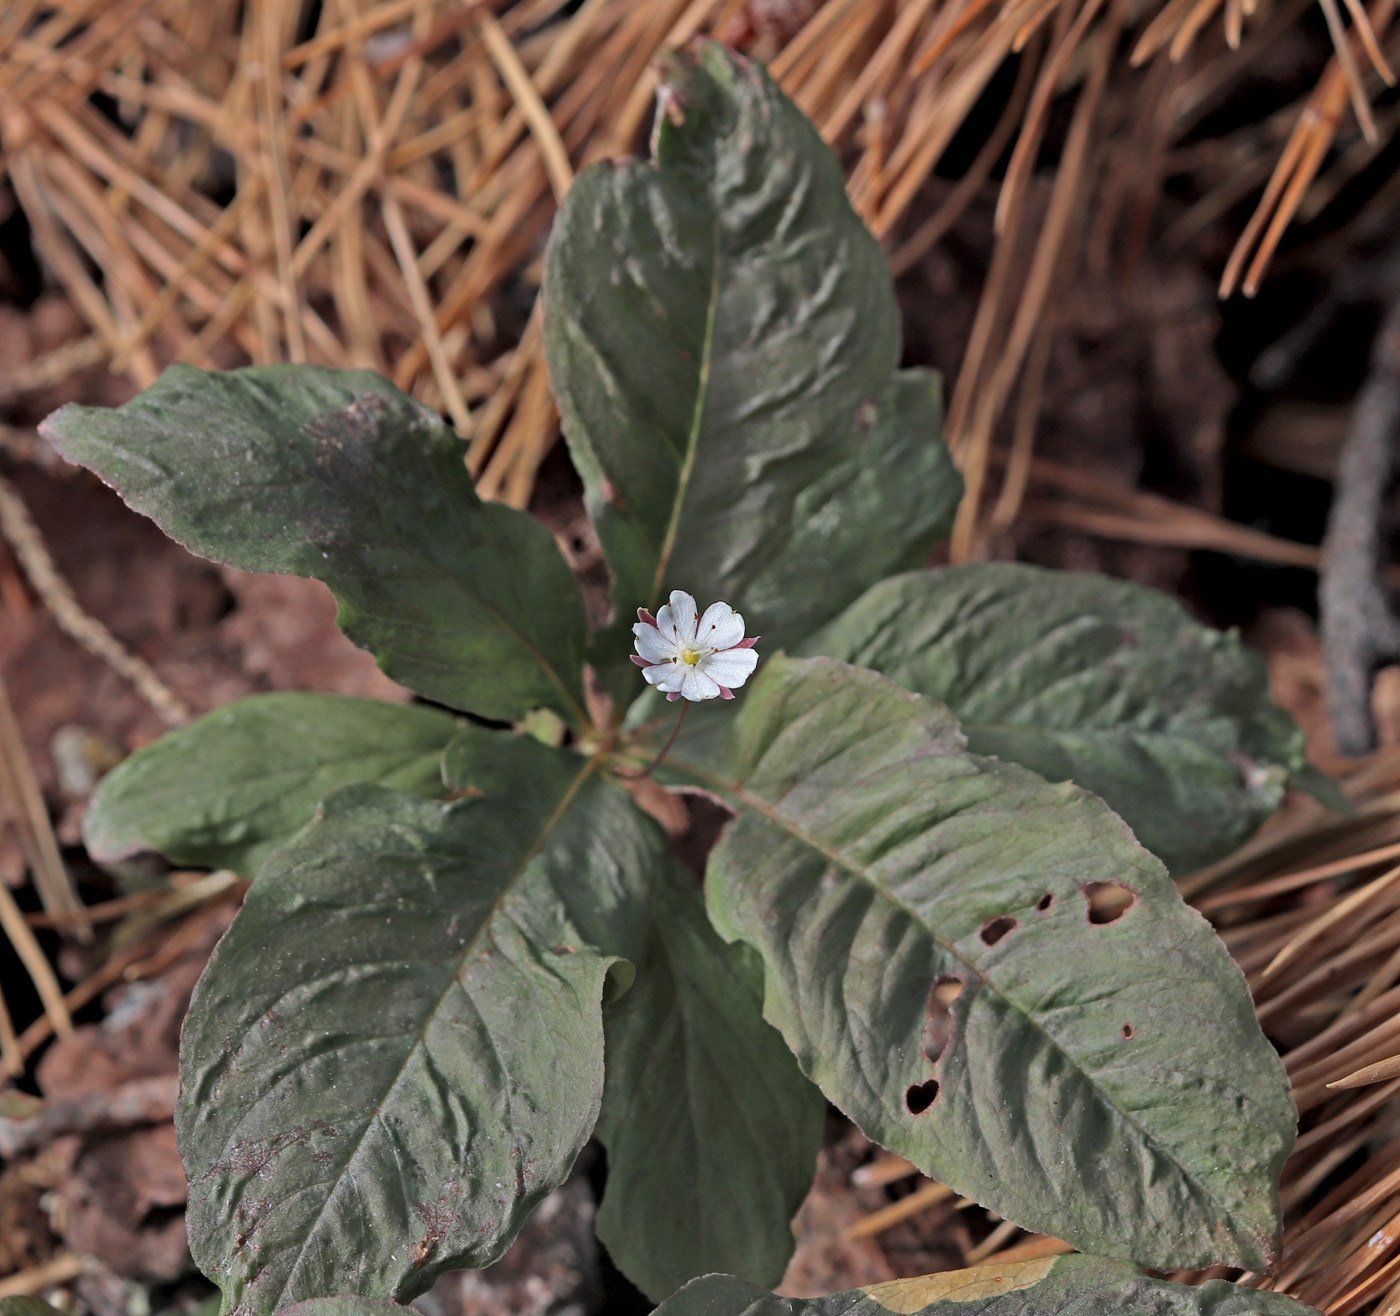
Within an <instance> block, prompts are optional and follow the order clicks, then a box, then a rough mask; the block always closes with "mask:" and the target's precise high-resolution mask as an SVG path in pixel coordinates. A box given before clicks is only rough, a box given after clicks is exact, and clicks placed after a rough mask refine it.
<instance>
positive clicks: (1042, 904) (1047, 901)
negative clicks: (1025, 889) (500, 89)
mask: <svg viewBox="0 0 1400 1316" xmlns="http://www.w3.org/2000/svg"><path fill="white" fill-rule="evenodd" d="M1054 903H1055V896H1054V893H1053V892H1050V891H1047V892H1046V893H1045V894H1044V895H1043V896H1041V898H1040V899H1039V900H1037V901H1036V902H1035V907H1036V908H1037V909H1038V910H1039V911H1040V912H1041V913H1042V914H1043V913H1045V911H1046V910H1047V909H1049V908H1050V906H1051V905H1053V904H1054Z"/></svg>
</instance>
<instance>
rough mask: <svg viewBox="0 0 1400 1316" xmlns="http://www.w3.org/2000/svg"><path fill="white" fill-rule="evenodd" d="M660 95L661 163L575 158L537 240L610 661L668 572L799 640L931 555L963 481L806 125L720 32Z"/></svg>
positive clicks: (930, 391) (675, 62) (864, 245)
mask: <svg viewBox="0 0 1400 1316" xmlns="http://www.w3.org/2000/svg"><path fill="white" fill-rule="evenodd" d="M661 101H662V112H661V114H660V116H659V130H658V134H657V141H656V162H655V163H654V164H653V163H647V162H632V163H617V162H610V163H607V164H601V165H597V166H594V167H593V168H592V169H588V170H585V171H584V172H583V173H582V174H580V175H579V177H578V179H577V181H576V182H575V183H574V186H573V188H572V190H571V191H570V192H569V195H568V197H567V198H566V200H565V202H564V205H563V206H562V208H561V210H560V214H559V217H558V219H557V220H556V221H555V226H554V233H553V237H552V239H551V243H550V248H549V251H548V254H547V274H546V303H545V348H546V352H547V355H548V359H549V366H550V373H551V377H552V379H553V383H554V389H555V393H556V395H557V397H558V400H559V407H560V412H561V414H562V416H563V422H564V433H565V437H566V438H567V440H568V442H569V447H570V451H571V453H572V454H573V457H574V461H575V464H576V465H577V466H578V468H579V470H580V472H581V473H582V475H583V479H584V485H585V490H586V496H587V502H588V508H589V511H590V513H591V514H592V517H593V520H594V523H595V524H596V525H597V527H598V533H599V536H600V538H601V540H602V543H603V546H604V549H605V550H606V552H607V556H608V563H609V567H610V569H611V572H612V578H613V602H614V605H615V607H616V609H617V616H618V619H619V624H618V626H617V627H616V628H614V629H613V630H610V631H606V632H604V633H603V634H602V635H601V636H600V637H599V638H598V643H597V645H596V646H595V650H596V654H597V655H598V656H597V657H596V658H595V664H596V665H597V666H598V667H599V668H600V670H602V669H605V668H607V667H609V666H610V665H615V664H617V663H618V662H623V663H624V665H625V656H626V653H627V651H628V650H629V649H630V647H631V641H630V636H629V634H628V627H630V624H631V621H632V610H633V609H635V608H636V607H638V606H641V605H645V606H648V607H652V608H655V607H656V606H657V605H658V603H659V602H662V601H664V600H665V598H666V594H667V592H668V591H669V590H670V589H673V588H681V589H686V590H689V591H690V592H692V593H694V594H696V595H697V596H698V597H699V599H700V603H701V606H702V607H703V606H704V605H705V604H706V603H708V602H710V601H711V600H713V599H725V600H727V601H728V602H730V603H731V604H733V605H734V606H735V607H736V608H738V609H739V610H740V611H742V612H743V613H744V614H745V616H746V617H747V618H748V619H749V620H750V622H751V625H752V627H754V628H756V629H758V630H761V631H762V633H763V635H764V636H765V638H766V639H767V640H768V641H769V643H770V644H779V645H781V644H787V643H791V642H792V641H794V640H796V639H798V638H800V637H801V636H803V635H805V634H806V633H807V632H809V631H810V630H811V629H812V628H813V627H814V626H816V625H818V624H820V623H821V622H822V621H824V620H826V619H827V618H829V617H831V616H833V615H835V613H836V612H838V611H839V610H840V609H841V608H842V607H843V606H844V605H845V604H846V603H847V602H849V601H850V600H851V599H853V598H855V597H856V596H857V595H858V594H859V593H860V592H861V591H862V590H863V589H865V588H866V587H867V586H869V585H871V584H873V583H874V582H875V581H877V580H879V579H881V578H882V577H883V576H886V575H888V574H889V573H890V572H891V571H897V570H901V569H904V568H907V567H910V566H914V565H916V564H918V563H919V562H921V561H922V560H923V559H924V558H925V557H926V556H927V555H928V552H929V551H930V549H931V548H932V547H933V546H934V545H935V544H936V543H937V541H938V539H939V538H940V537H941V536H942V535H943V534H944V533H945V532H946V530H947V527H948V524H949V520H950V518H951V516H952V514H953V511H954V509H955V506H956V503H957V500H958V497H959V495H960V493H961V488H962V485H961V481H960V480H959V478H958V477H957V475H956V473H955V472H954V470H953V468H952V463H951V461H950V459H949V457H948V453H947V450H946V449H945V448H944V447H943V445H942V443H941V442H940V441H939V437H938V434H939V428H940V423H941V409H940V403H939V397H938V389H937V382H936V380H935V379H934V377H933V376H931V375H929V374H928V373H927V372H922V371H909V372H904V373H899V374H896V373H895V366H896V363H897V360H898V356H899V317H898V313H897V310H896V306H895V299H894V291H893V286H892V284H891V281H890V275H889V270H888V267H887V265H886V262H885V257H884V255H883V253H882V252H881V251H880V248H879V245H878V244H877V243H876V241H875V239H874V238H873V237H872V236H871V235H870V233H869V232H868V231H867V230H866V228H865V226H864V224H862V222H861V221H860V218H859V217H858V216H857V215H856V213H855V211H854V210H852V208H851V206H850V203H849V201H848V200H847V199H846V193H845V186H844V182H843V179H842V174H841V167H840V164H839V162H838V161H837V159H836V157H835V156H834V155H833V154H832V152H831V151H830V149H829V148H828V147H827V146H826V145H825V144H824V143H823V142H822V140H821V138H820V136H819V135H818V134H817V131H816V129H815V128H813V126H812V125H811V123H809V122H808V120H807V119H806V118H805V117H804V116H803V115H802V113H801V111H799V110H798V109H797V108H796V106H794V105H793V104H792V102H791V101H789V100H788V99H787V97H786V96H784V95H783V93H782V92H781V91H780V90H779V89H778V88H777V87H776V86H775V85H774V83H773V82H772V81H770V79H769V78H768V76H767V75H766V74H765V73H764V72H763V70H762V69H761V68H759V67H758V66H757V65H755V64H751V63H749V62H748V61H747V60H744V59H743V58H742V57H740V56H738V55H735V54H733V53H732V52H730V51H727V50H725V49H724V48H723V47H722V46H720V45H718V44H717V43H714V42H701V43H696V44H692V45H691V46H689V47H687V48H686V49H685V50H684V51H683V52H681V53H679V54H677V55H674V56H672V57H671V58H670V61H669V63H668V66H667V70H666V74H665V86H664V88H663V91H662V97H661ZM633 675H635V673H634V674H633ZM619 688H620V687H619Z"/></svg>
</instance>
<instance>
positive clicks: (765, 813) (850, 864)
mask: <svg viewBox="0 0 1400 1316" xmlns="http://www.w3.org/2000/svg"><path fill="white" fill-rule="evenodd" d="M687 770H688V771H689V772H691V773H693V775H694V776H696V777H698V778H700V779H701V780H704V781H707V782H709V783H710V784H711V785H712V786H714V787H715V788H716V789H718V790H721V791H728V792H729V793H730V794H731V795H732V796H733V797H734V798H736V799H737V800H739V801H740V802H741V803H742V804H743V805H744V807H745V808H748V809H752V810H753V812H755V813H756V814H758V815H759V816H760V817H762V818H764V819H765V820H767V821H768V822H770V823H772V824H773V826H775V827H777V828H779V829H780V830H781V831H784V832H786V833H787V834H788V835H789V836H791V837H793V838H794V839H795V840H797V841H800V842H802V843H803V844H804V845H808V846H810V847H811V848H812V849H813V850H816V851H817V852H818V853H819V854H821V855H822V856H823V857H825V858H826V859H827V860H828V862H830V863H831V864H833V865H834V866H835V867H837V868H840V869H843V870H845V871H846V872H848V873H850V874H851V875H852V876H853V877H855V878H857V879H858V880H860V881H862V882H864V883H865V884H866V885H867V886H868V887H869V888H870V889H871V890H872V891H874V892H875V893H876V895H878V896H879V897H880V899H882V900H885V901H888V902H889V904H890V905H892V906H893V907H894V908H895V909H898V910H899V911H900V912H901V913H902V914H904V915H905V917H906V918H908V919H909V920H910V922H911V923H913V924H914V926H916V927H920V928H922V929H924V931H925V932H926V933H927V935H928V937H929V939H930V940H931V941H932V942H933V943H934V945H936V946H937V947H938V948H939V949H940V950H943V951H945V952H947V954H948V955H950V956H951V957H952V958H953V959H954V960H956V961H957V962H958V963H960V964H963V965H965V966H966V967H967V969H968V970H969V971H970V972H971V973H972V974H974V975H975V976H976V978H977V980H978V981H979V982H980V983H981V984H982V986H983V988H984V989H985V990H987V991H991V992H995V993H996V996H997V998H998V999H999V1000H1001V1001H1002V1002H1004V1003H1005V1005H1006V1006H1007V1007H1008V1008H1010V1009H1011V1010H1012V1011H1014V1013H1015V1014H1016V1015H1017V1016H1018V1017H1019V1018H1022V1019H1024V1020H1025V1021H1026V1022H1027V1023H1028V1024H1030V1025H1031V1027H1033V1028H1034V1029H1035V1030H1036V1031H1037V1032H1039V1033H1040V1034H1041V1035H1042V1036H1043V1037H1044V1038H1045V1039H1046V1041H1047V1043H1048V1044H1049V1045H1050V1046H1051V1047H1052V1048H1053V1049H1054V1050H1055V1052H1056V1053H1057V1054H1059V1055H1061V1056H1063V1057H1064V1059H1065V1061H1066V1062H1067V1063H1068V1064H1070V1065H1072V1066H1073V1068H1074V1070H1075V1072H1076V1073H1078V1074H1080V1075H1081V1076H1082V1077H1083V1079H1084V1081H1085V1082H1086V1083H1087V1084H1088V1085H1089V1087H1090V1088H1091V1089H1092V1090H1093V1092H1094V1094H1095V1096H1096V1097H1098V1099H1099V1100H1100V1101H1102V1102H1103V1103H1104V1104H1105V1105H1106V1106H1108V1107H1109V1109H1111V1110H1113V1111H1115V1112H1117V1113H1118V1114H1119V1116H1120V1117H1121V1118H1122V1119H1123V1120H1124V1121H1125V1122H1126V1123H1127V1124H1128V1125H1129V1127H1130V1128H1132V1129H1134V1130H1135V1131H1136V1132H1137V1133H1138V1135H1139V1136H1140V1137H1141V1138H1142V1139H1143V1141H1144V1142H1145V1143H1147V1144H1148V1145H1149V1146H1151V1147H1154V1148H1156V1149H1157V1150H1158V1151H1160V1152H1161V1153H1162V1155H1163V1156H1164V1157H1166V1159H1168V1160H1169V1161H1170V1162H1171V1163H1172V1164H1173V1165H1175V1166H1176V1167H1177V1169H1178V1170H1179V1171H1180V1172H1181V1174H1182V1175H1183V1177H1184V1178H1186V1179H1187V1180H1188V1181H1189V1182H1191V1183H1193V1184H1195V1185H1196V1186H1197V1187H1198V1188H1200V1190H1201V1191H1202V1192H1203V1193H1204V1194H1205V1195H1206V1197H1207V1198H1208V1199H1209V1200H1210V1201H1211V1202H1212V1203H1214V1204H1215V1205H1216V1206H1218V1207H1222V1208H1223V1209H1224V1211H1225V1213H1226V1214H1227V1216H1231V1215H1233V1214H1234V1213H1235V1210H1236V1209H1237V1208H1234V1207H1228V1206H1226V1205H1225V1204H1224V1203H1222V1202H1221V1201H1220V1198H1219V1197H1218V1195H1217V1194H1216V1192H1215V1191H1214V1189H1212V1188H1211V1187H1210V1186H1209V1185H1207V1184H1204V1183H1202V1182H1201V1181H1200V1179H1199V1178H1198V1177H1197V1176H1196V1175H1195V1174H1194V1173H1192V1172H1191V1171H1190V1170H1188V1168H1187V1167H1186V1166H1184V1165H1182V1164H1181V1162H1180V1160H1179V1159H1178V1158H1177V1157H1176V1156H1175V1155H1174V1154H1172V1153H1171V1151H1170V1150H1169V1149H1168V1148H1165V1147H1163V1146H1162V1145H1161V1143H1160V1141H1159V1140H1158V1139H1157V1138H1156V1137H1154V1136H1153V1135H1152V1134H1151V1133H1149V1132H1148V1130H1147V1129H1145V1128H1143V1126H1142V1125H1141V1124H1139V1123H1138V1121H1137V1120H1135V1119H1134V1118H1133V1117H1132V1115H1131V1114H1130V1113H1129V1112H1127V1111H1125V1110H1123V1109H1122V1108H1121V1107H1119V1106H1118V1105H1117V1104H1115V1103H1114V1102H1113V1101H1112V1100H1111V1099H1110V1098H1109V1096H1108V1095H1107V1093H1105V1092H1104V1090H1103V1088H1102V1087H1101V1086H1100V1084H1099V1083H1098V1082H1097V1081H1096V1080H1095V1078H1094V1077H1093V1076H1092V1075H1091V1074H1089V1073H1088V1072H1087V1071H1086V1070H1085V1069H1084V1067H1083V1066H1082V1065H1081V1064H1080V1063H1079V1061H1078V1059H1077V1058H1076V1057H1075V1056H1074V1055H1072V1054H1071V1053H1070V1052H1068V1051H1066V1050H1065V1048H1064V1047H1063V1046H1062V1045H1061V1044H1060V1042H1059V1041H1058V1040H1057V1039H1056V1038H1055V1037H1054V1036H1053V1035H1052V1034H1051V1033H1050V1032H1048V1031H1047V1030H1046V1028H1045V1027H1044V1025H1043V1024H1041V1022H1040V1021H1039V1020H1038V1019H1036V1018H1035V1017H1034V1016H1033V1015H1031V1014H1029V1013H1027V1012H1026V1011H1025V1010H1023V1009H1022V1008H1021V1007H1020V1006H1018V1005H1017V1004H1016V1003H1015V1002H1014V1001H1012V1000H1011V999H1010V998H1008V997H1007V996H1006V995H1005V993H1003V992H1002V991H1001V989H1000V988H999V987H998V986H997V985H996V984H995V983H994V982H993V981H992V980H991V979H990V978H989V977H988V976H987V975H986V974H985V973H984V972H983V971H982V970H981V969H980V968H979V967H978V966H977V965H976V964H974V963H973V962H972V961H971V960H969V959H968V958H967V956H966V955H964V954H963V953H962V952H961V951H960V950H958V949H957V948H956V947H955V946H953V945H952V944H951V943H949V942H947V941H945V940H944V939H943V938H942V937H940V936H939V935H938V934H937V933H936V932H935V931H934V930H933V929H932V928H931V927H929V925H928V923H927V921H926V920H925V919H924V918H923V917H922V916H920V915H919V914H918V913H917V912H916V911H915V910H913V909H911V908H910V907H909V906H908V905H906V904H905V903H904V902H903V901H901V900H899V899H897V898H896V897H895V896H894V895H892V894H891V893H890V892H889V891H887V890H886V888H885V887H883V886H882V885H881V884H880V883H878V882H877V881H875V879H874V877H873V876H871V874H870V873H869V872H868V871H867V870H866V868H865V867H864V866H862V865H860V864H857V863H856V862H855V861H854V860H852V859H850V858H848V857H846V856H844V855H842V854H841V853H840V852H839V851H837V850H833V849H832V848H831V847H830V846H828V845H826V844H824V843H823V842H821V841H819V840H817V838H816V837H814V836H812V835H810V834H809V833H808V832H806V831H804V830H803V829H802V828H801V827H799V826H798V825H797V824H796V823H795V822H791V821H789V820H788V819H787V818H786V817H784V816H783V815H782V814H781V813H779V812H778V811H777V809H776V808H775V807H773V806H772V805H770V804H769V803H768V802H767V801H766V800H764V799H762V798H761V797H759V796H757V795H755V794H753V793H752V792H751V791H750V790H749V789H748V788H747V786H746V785H742V784H739V783H737V782H731V781H725V780H723V779H722V778H720V777H717V776H715V775H714V774H712V773H707V772H705V771H704V770H703V769H700V768H695V767H693V766H691V767H688V768H687ZM751 775H752V774H751Z"/></svg>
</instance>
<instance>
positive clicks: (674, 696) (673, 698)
mask: <svg viewBox="0 0 1400 1316" xmlns="http://www.w3.org/2000/svg"><path fill="white" fill-rule="evenodd" d="M679 698H680V695H679V694H678V693H677V692H676V691H674V690H672V691H671V693H670V694H668V695H667V696H666V702H667V703H668V704H674V703H675V702H676V700H677V699H679Z"/></svg>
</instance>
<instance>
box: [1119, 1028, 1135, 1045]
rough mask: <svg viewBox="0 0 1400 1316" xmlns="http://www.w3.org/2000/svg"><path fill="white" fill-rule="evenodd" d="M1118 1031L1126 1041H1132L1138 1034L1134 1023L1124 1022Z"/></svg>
mask: <svg viewBox="0 0 1400 1316" xmlns="http://www.w3.org/2000/svg"><path fill="white" fill-rule="evenodd" d="M1118 1032H1119V1034H1120V1035H1121V1036H1122V1038H1123V1040H1124V1041H1125V1042H1131V1041H1132V1040H1133V1038H1135V1037H1136V1036H1137V1029H1136V1028H1134V1027H1133V1026H1132V1024H1124V1025H1123V1027H1122V1028H1120V1029H1119V1030H1118Z"/></svg>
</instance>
